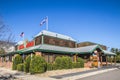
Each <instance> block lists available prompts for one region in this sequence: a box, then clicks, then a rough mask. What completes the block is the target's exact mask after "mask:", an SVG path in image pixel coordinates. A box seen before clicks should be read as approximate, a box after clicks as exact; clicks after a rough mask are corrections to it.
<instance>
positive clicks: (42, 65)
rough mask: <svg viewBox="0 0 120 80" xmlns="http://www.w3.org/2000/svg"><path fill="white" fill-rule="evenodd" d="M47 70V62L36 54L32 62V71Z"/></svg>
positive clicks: (41, 71)
mask: <svg viewBox="0 0 120 80" xmlns="http://www.w3.org/2000/svg"><path fill="white" fill-rule="evenodd" d="M45 71H46V62H45V60H44V59H43V57H41V56H34V57H33V58H32V60H31V62H30V73H31V74H34V73H43V72H45Z"/></svg>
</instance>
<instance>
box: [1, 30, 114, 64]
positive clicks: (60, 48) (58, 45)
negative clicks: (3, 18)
mask: <svg viewBox="0 0 120 80" xmlns="http://www.w3.org/2000/svg"><path fill="white" fill-rule="evenodd" d="M81 44H83V43H78V44H77V43H76V40H75V39H73V38H72V37H69V36H66V35H62V34H58V33H54V32H50V31H46V30H43V31H41V32H40V33H38V34H37V35H36V36H35V37H34V39H33V40H32V41H21V42H18V43H17V45H16V46H15V50H16V51H14V52H10V53H8V54H5V55H1V60H2V62H3V59H4V58H5V57H8V58H9V59H8V61H12V57H13V56H14V55H15V54H20V55H21V56H23V59H24V58H25V57H26V56H27V55H33V54H35V55H40V56H43V57H44V58H45V60H46V61H47V62H49V63H52V62H54V60H55V58H56V57H57V56H69V57H71V59H72V61H74V62H76V59H77V58H78V57H81V58H83V59H85V60H86V61H87V63H90V64H91V61H90V57H91V56H94V55H97V57H98V58H99V60H98V61H99V62H101V64H102V62H103V61H104V62H106V64H107V56H113V57H114V59H115V53H112V52H109V51H106V50H104V49H102V47H101V45H99V44H97V45H96V44H89V45H85V46H81ZM87 63H86V64H87ZM88 66H90V65H88Z"/></svg>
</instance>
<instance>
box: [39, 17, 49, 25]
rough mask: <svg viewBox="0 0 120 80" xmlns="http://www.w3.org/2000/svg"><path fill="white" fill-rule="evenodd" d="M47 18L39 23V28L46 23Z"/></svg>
mask: <svg viewBox="0 0 120 80" xmlns="http://www.w3.org/2000/svg"><path fill="white" fill-rule="evenodd" d="M47 20H48V19H47V17H46V18H44V19H43V20H42V21H41V23H40V26H42V25H43V24H44V23H46V22H47Z"/></svg>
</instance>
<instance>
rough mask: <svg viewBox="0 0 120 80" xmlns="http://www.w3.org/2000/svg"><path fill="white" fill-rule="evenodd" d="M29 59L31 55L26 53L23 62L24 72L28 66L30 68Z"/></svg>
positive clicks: (27, 70) (27, 69)
mask: <svg viewBox="0 0 120 80" xmlns="http://www.w3.org/2000/svg"><path fill="white" fill-rule="evenodd" d="M30 61H31V55H28V56H27V57H26V59H25V62H24V71H25V72H26V73H28V72H29V68H30Z"/></svg>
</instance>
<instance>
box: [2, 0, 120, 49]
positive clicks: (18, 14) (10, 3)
mask: <svg viewBox="0 0 120 80" xmlns="http://www.w3.org/2000/svg"><path fill="white" fill-rule="evenodd" d="M0 15H1V16H2V17H3V20H4V22H5V23H6V24H7V25H9V26H10V27H11V29H12V31H13V33H14V34H15V38H16V41H19V40H22V39H21V38H20V36H19V35H20V33H21V32H24V33H25V38H27V39H29V40H31V39H32V37H33V36H34V35H36V34H37V33H38V32H40V31H42V30H44V29H46V26H45V24H44V25H43V26H42V27H40V22H41V20H42V19H43V18H44V17H45V16H48V18H49V31H53V32H57V33H61V34H65V35H68V36H71V37H73V38H74V39H76V40H77V42H84V41H91V42H95V43H100V44H104V45H106V46H108V47H115V48H120V36H119V34H120V1H119V0H0Z"/></svg>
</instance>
